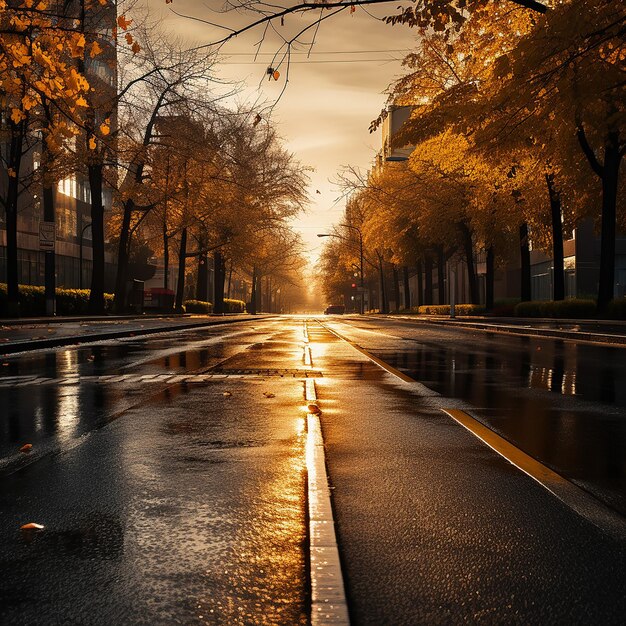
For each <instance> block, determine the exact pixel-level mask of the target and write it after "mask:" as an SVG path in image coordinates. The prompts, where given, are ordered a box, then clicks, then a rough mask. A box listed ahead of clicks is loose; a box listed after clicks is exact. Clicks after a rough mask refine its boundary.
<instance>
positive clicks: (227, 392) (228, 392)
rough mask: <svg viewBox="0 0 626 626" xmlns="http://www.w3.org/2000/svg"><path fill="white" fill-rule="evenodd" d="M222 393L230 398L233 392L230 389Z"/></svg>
mask: <svg viewBox="0 0 626 626" xmlns="http://www.w3.org/2000/svg"><path fill="white" fill-rule="evenodd" d="M222 395H223V396H226V397H227V398H230V396H232V395H233V394H232V393H230V391H225V392H224V393H223V394H222Z"/></svg>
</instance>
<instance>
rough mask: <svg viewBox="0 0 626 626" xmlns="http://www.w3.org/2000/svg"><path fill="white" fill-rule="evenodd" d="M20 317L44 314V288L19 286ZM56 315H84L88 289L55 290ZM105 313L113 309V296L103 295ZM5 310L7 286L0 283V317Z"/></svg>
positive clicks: (87, 303)
mask: <svg viewBox="0 0 626 626" xmlns="http://www.w3.org/2000/svg"><path fill="white" fill-rule="evenodd" d="M19 289H20V295H19V304H20V315H21V316H22V317H32V316H37V315H45V314H46V292H45V289H44V287H35V286H33V285H20V287H19ZM56 301H57V315H84V314H86V313H88V308H89V289H57V290H56ZM104 304H105V309H106V311H111V310H112V309H113V295H112V294H110V293H105V294H104ZM6 310H7V286H6V284H5V283H0V316H2V315H5V312H6Z"/></svg>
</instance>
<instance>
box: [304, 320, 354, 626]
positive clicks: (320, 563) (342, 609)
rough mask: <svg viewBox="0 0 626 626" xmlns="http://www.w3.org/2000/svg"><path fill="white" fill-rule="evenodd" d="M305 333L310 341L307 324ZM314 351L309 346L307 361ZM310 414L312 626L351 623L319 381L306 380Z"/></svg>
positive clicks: (308, 447) (309, 489) (308, 451)
mask: <svg viewBox="0 0 626 626" xmlns="http://www.w3.org/2000/svg"><path fill="white" fill-rule="evenodd" d="M304 333H305V337H306V339H307V340H308V330H307V324H306V322H305V323H304ZM307 353H308V357H309V363H308V364H309V365H310V364H311V363H310V361H311V350H310V348H309V346H308V345H305V362H306V355H307ZM304 398H305V400H306V402H307V404H308V405H309V412H308V413H307V439H306V468H307V495H308V497H307V502H308V518H309V559H310V560H309V566H310V567H309V570H310V577H311V626H348V625H349V624H350V618H349V616H348V603H347V601H346V592H345V586H344V582H343V574H342V572H341V561H340V559H339V548H338V546H337V536H336V534H335V520H334V518H333V509H332V504H331V502H330V487H329V485H328V474H327V472H326V455H325V452H324V439H323V436H322V428H321V424H320V418H319V416H320V413H321V411H320V409H319V406H318V404H317V392H316V389H315V381H314V380H313V379H307V380H305V381H304Z"/></svg>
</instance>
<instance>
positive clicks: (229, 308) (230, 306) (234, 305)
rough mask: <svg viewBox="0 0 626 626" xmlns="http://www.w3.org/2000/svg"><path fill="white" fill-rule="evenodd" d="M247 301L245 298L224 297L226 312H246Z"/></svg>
mask: <svg viewBox="0 0 626 626" xmlns="http://www.w3.org/2000/svg"><path fill="white" fill-rule="evenodd" d="M245 311H246V303H245V302H244V301H243V300H232V299H231V298H224V313H245Z"/></svg>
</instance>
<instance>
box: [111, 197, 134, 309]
mask: <svg viewBox="0 0 626 626" xmlns="http://www.w3.org/2000/svg"><path fill="white" fill-rule="evenodd" d="M134 206H135V203H134V202H133V200H131V199H128V200H126V202H124V214H123V216H122V229H121V231H120V241H119V246H118V249H117V273H116V275H115V300H114V303H113V304H114V308H115V312H116V313H118V314H121V313H124V312H125V311H126V293H127V283H128V256H129V252H130V222H131V220H132V215H133V209H134Z"/></svg>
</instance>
